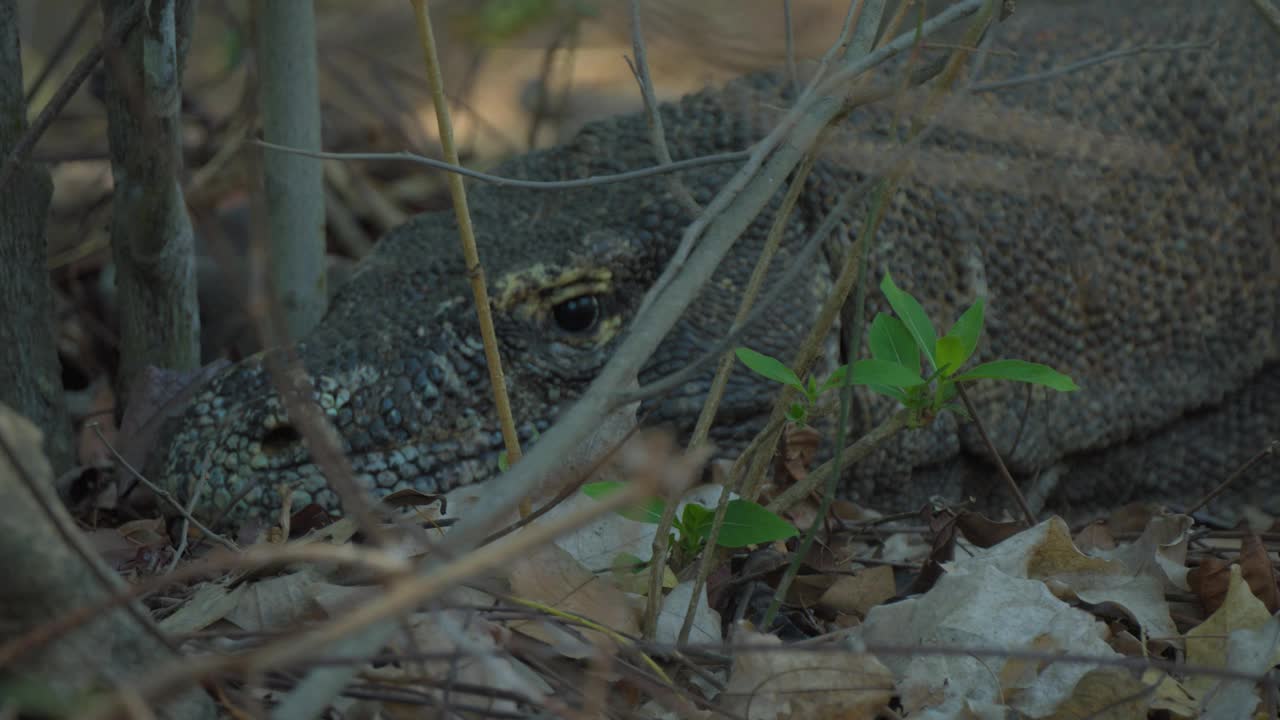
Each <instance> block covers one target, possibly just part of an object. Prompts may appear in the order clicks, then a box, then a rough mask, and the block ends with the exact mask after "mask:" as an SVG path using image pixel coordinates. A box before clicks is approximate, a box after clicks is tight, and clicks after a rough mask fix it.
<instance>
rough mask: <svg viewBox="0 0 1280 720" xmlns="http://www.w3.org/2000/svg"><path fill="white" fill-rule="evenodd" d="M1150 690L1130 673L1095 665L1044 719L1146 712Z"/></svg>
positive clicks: (1127, 719) (1120, 717)
mask: <svg viewBox="0 0 1280 720" xmlns="http://www.w3.org/2000/svg"><path fill="white" fill-rule="evenodd" d="M1152 699H1153V698H1152V694H1151V693H1150V692H1149V689H1148V687H1147V685H1146V684H1145V683H1144V682H1142V681H1141V680H1139V679H1138V678H1136V677H1134V676H1133V674H1132V673H1129V672H1126V671H1124V670H1121V669H1119V668H1097V669H1095V670H1090V671H1089V673H1088V674H1086V675H1085V676H1084V677H1082V678H1080V682H1079V683H1077V684H1076V688H1075V690H1074V691H1073V692H1072V693H1071V696H1070V697H1068V698H1067V699H1066V700H1065V701H1063V703H1062V704H1061V705H1059V706H1058V708H1057V709H1056V710H1055V711H1054V712H1053V714H1052V715H1049V716H1048V718H1047V719H1046V720H1076V719H1077V718H1091V719H1092V720H1131V719H1132V718H1142V717H1146V716H1147V707H1148V706H1149V705H1150V704H1151V701H1152Z"/></svg>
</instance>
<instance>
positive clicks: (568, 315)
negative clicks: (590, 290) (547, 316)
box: [551, 295, 600, 333]
mask: <svg viewBox="0 0 1280 720" xmlns="http://www.w3.org/2000/svg"><path fill="white" fill-rule="evenodd" d="M551 313H552V315H553V316H554V317H555V319H556V325H559V326H560V329H561V330H564V331H565V332H570V333H584V332H587V331H589V330H591V329H592V328H594V327H595V326H596V323H597V322H599V320H600V300H599V299H598V298H596V296H595V295H579V296H578V297H575V298H569V299H568V300H565V301H564V302H562V303H559V304H557V305H556V306H555V307H553V308H551Z"/></svg>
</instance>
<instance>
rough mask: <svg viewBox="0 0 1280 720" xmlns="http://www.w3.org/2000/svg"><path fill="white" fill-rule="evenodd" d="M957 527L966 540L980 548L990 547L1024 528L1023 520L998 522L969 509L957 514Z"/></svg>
mask: <svg viewBox="0 0 1280 720" xmlns="http://www.w3.org/2000/svg"><path fill="white" fill-rule="evenodd" d="M956 528H957V529H958V530H959V531H960V534H962V535H964V539H965V540H968V541H969V542H971V543H973V544H974V545H977V546H978V547H980V548H989V547H991V546H992V545H995V544H996V543H998V542H1001V541H1003V540H1006V539H1008V538H1010V537H1012V536H1014V535H1016V534H1018V533H1019V532H1020V531H1022V530H1023V529H1024V528H1023V525H1022V523H1021V522H997V521H995V520H992V519H991V518H989V517H987V516H986V515H983V514H982V513H978V512H972V511H968V510H966V511H965V512H962V513H960V514H959V515H957V516H956Z"/></svg>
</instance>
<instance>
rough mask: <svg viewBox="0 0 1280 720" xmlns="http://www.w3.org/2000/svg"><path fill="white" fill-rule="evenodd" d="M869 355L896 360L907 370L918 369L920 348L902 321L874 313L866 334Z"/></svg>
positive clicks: (877, 358)
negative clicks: (869, 347)
mask: <svg viewBox="0 0 1280 720" xmlns="http://www.w3.org/2000/svg"><path fill="white" fill-rule="evenodd" d="M867 341H868V344H869V345H870V346H871V357H873V358H875V359H876V360H886V361H889V362H896V363H898V364H899V365H901V366H902V367H904V368H907V369H908V370H915V371H916V372H919V371H920V348H918V347H916V341H915V340H913V339H912V338H911V332H910V331H908V330H907V326H906V325H903V324H902V321H901V320H899V319H898V318H896V317H894V316H892V315H886V314H884V313H876V317H875V319H874V320H872V321H871V330H870V331H869V333H868V336H867Z"/></svg>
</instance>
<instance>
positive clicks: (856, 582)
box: [818, 565, 897, 617]
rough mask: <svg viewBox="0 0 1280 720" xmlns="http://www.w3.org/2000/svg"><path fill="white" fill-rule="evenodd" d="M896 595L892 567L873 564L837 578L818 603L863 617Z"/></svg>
mask: <svg viewBox="0 0 1280 720" xmlns="http://www.w3.org/2000/svg"><path fill="white" fill-rule="evenodd" d="M896 593H897V588H896V587H895V586H894V578H893V568H891V567H889V566H888V565H876V566H875V567H869V568H865V569H863V570H858V571H857V572H855V573H854V574H853V575H845V576H843V577H841V578H839V579H837V580H836V581H835V582H834V583H833V584H832V585H831V587H829V588H827V590H826V592H824V593H822V597H821V598H819V599H818V604H819V605H820V606H822V607H825V608H829V609H831V610H835V611H837V612H848V613H854V614H856V615H858V616H859V617H866V615H867V613H868V612H869V611H870V610H871V608H873V607H875V606H877V605H879V604H880V603H882V602H884V601H886V600H888V599H889V598H891V597H893V596H894V595H895V594H896Z"/></svg>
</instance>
